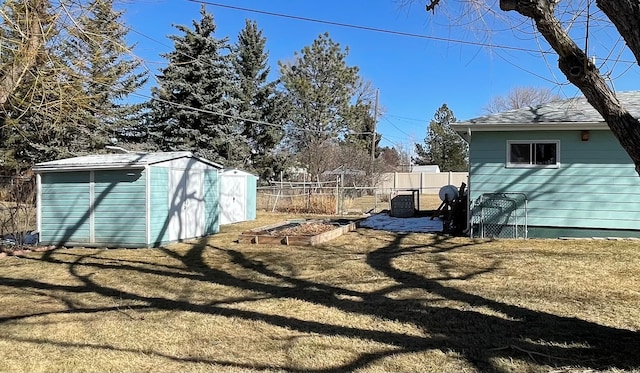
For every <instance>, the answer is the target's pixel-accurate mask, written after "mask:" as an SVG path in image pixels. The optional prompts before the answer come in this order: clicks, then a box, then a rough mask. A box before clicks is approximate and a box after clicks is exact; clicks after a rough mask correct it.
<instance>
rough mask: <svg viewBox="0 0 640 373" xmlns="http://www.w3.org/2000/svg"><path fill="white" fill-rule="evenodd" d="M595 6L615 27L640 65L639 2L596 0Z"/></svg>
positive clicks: (630, 0)
mask: <svg viewBox="0 0 640 373" xmlns="http://www.w3.org/2000/svg"><path fill="white" fill-rule="evenodd" d="M596 4H597V5H598V8H600V10H602V12H603V13H604V14H605V15H606V16H607V17H608V18H609V19H610V20H611V23H613V24H614V25H615V26H616V28H617V29H618V32H619V33H620V35H621V36H622V38H623V39H624V41H625V42H626V43H627V46H628V47H629V49H630V50H631V52H632V53H633V55H634V56H635V57H636V61H637V62H638V65H640V32H638V30H640V2H638V1H632V0H618V1H612V0H597V1H596Z"/></svg>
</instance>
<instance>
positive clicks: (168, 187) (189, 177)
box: [34, 152, 221, 248]
mask: <svg viewBox="0 0 640 373" xmlns="http://www.w3.org/2000/svg"><path fill="white" fill-rule="evenodd" d="M220 168H221V166H219V165H216V164H215V163H212V162H209V161H206V160H203V159H201V158H197V157H195V156H193V154H191V153H190V152H169V153H141V154H134V153H127V154H117V155H94V156H85V157H77V158H69V159H63V160H59V161H52V162H45V163H40V164H38V165H36V166H35V167H34V171H35V172H36V174H37V175H38V208H37V210H38V230H39V237H40V244H43V245H55V246H92V247H132V248H135V247H147V246H158V245H161V244H164V243H168V242H172V241H178V240H187V239H192V238H198V237H203V236H206V235H210V234H214V233H217V232H218V231H219V222H218V221H219V217H218V212H219V207H218V205H219V195H220V193H219V185H218V170H219V169H220Z"/></svg>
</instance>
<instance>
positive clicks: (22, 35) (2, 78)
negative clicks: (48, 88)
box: [0, 0, 51, 108]
mask: <svg viewBox="0 0 640 373" xmlns="http://www.w3.org/2000/svg"><path fill="white" fill-rule="evenodd" d="M13 5H14V6H13V7H8V8H7V9H11V10H12V11H13V13H14V14H11V15H10V14H7V12H6V11H4V10H3V11H0V17H1V18H2V20H3V22H5V23H6V24H7V26H8V27H7V28H6V30H4V32H3V34H4V35H2V37H3V41H2V44H3V45H2V52H3V54H5V53H7V51H9V52H10V53H11V55H10V57H7V58H5V57H4V56H3V58H2V61H0V63H1V65H0V106H2V107H3V108H4V105H5V104H6V103H7V101H8V100H9V97H10V96H11V94H12V93H13V92H15V91H16V90H17V89H18V87H19V86H20V83H21V82H22V81H23V79H24V78H25V76H26V75H27V73H28V72H29V70H30V69H31V68H33V66H34V65H35V64H36V61H37V59H38V54H39V53H41V52H42V50H43V49H44V45H45V42H46V34H47V32H49V31H50V30H49V27H50V26H49V25H50V21H51V17H50V15H49V14H48V10H49V1H48V0H27V1H24V2H21V3H20V2H14V4H13ZM9 30H10V31H9Z"/></svg>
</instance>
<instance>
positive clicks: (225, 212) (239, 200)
mask: <svg viewBox="0 0 640 373" xmlns="http://www.w3.org/2000/svg"><path fill="white" fill-rule="evenodd" d="M257 187H258V177H257V176H255V175H252V174H250V173H248V172H245V171H241V170H237V169H228V170H224V171H221V172H220V224H232V223H238V222H241V221H248V220H255V218H256V203H257V202H256V199H257V192H258V191H257Z"/></svg>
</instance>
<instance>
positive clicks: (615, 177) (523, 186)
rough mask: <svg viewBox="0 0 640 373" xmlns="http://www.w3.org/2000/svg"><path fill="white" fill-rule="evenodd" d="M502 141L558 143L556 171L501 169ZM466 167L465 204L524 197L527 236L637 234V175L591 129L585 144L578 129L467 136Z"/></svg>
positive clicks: (612, 144) (613, 145) (613, 144)
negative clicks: (484, 197) (499, 196)
mask: <svg viewBox="0 0 640 373" xmlns="http://www.w3.org/2000/svg"><path fill="white" fill-rule="evenodd" d="M508 140H560V153H559V154H560V157H559V160H560V167H559V168H507V167H505V164H506V155H507V141H508ZM469 163H470V170H469V193H470V198H471V201H472V202H473V201H475V200H476V199H477V198H478V197H479V196H480V195H481V194H483V193H495V192H504V193H524V194H526V196H527V200H528V206H527V212H528V213H527V215H528V225H529V228H530V232H531V233H534V232H535V230H536V227H540V228H545V227H546V228H552V229H547V232H548V233H547V234H545V233H540V234H538V236H554V235H555V236H557V235H565V236H572V235H574V236H580V235H582V234H580V233H579V230H585V231H586V232H589V233H588V235H594V233H593V232H601V234H607V231H608V230H611V231H616V230H622V231H625V230H626V231H637V230H640V177H639V176H638V174H637V173H636V172H635V167H634V165H633V163H632V162H631V159H630V158H629V156H628V155H627V154H626V153H625V152H624V150H623V149H622V147H621V146H620V144H619V143H618V141H617V140H616V138H615V137H614V136H613V135H612V134H611V132H610V131H605V130H598V131H593V130H592V131H590V138H589V141H581V139H580V131H546V132H542V131H514V132H473V134H472V137H471V143H470V153H469ZM553 228H555V229H553ZM544 231H545V230H544V229H540V230H538V232H544ZM572 232H573V234H572ZM531 233H530V235H529V236H536V234H535V233H534V234H531Z"/></svg>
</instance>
